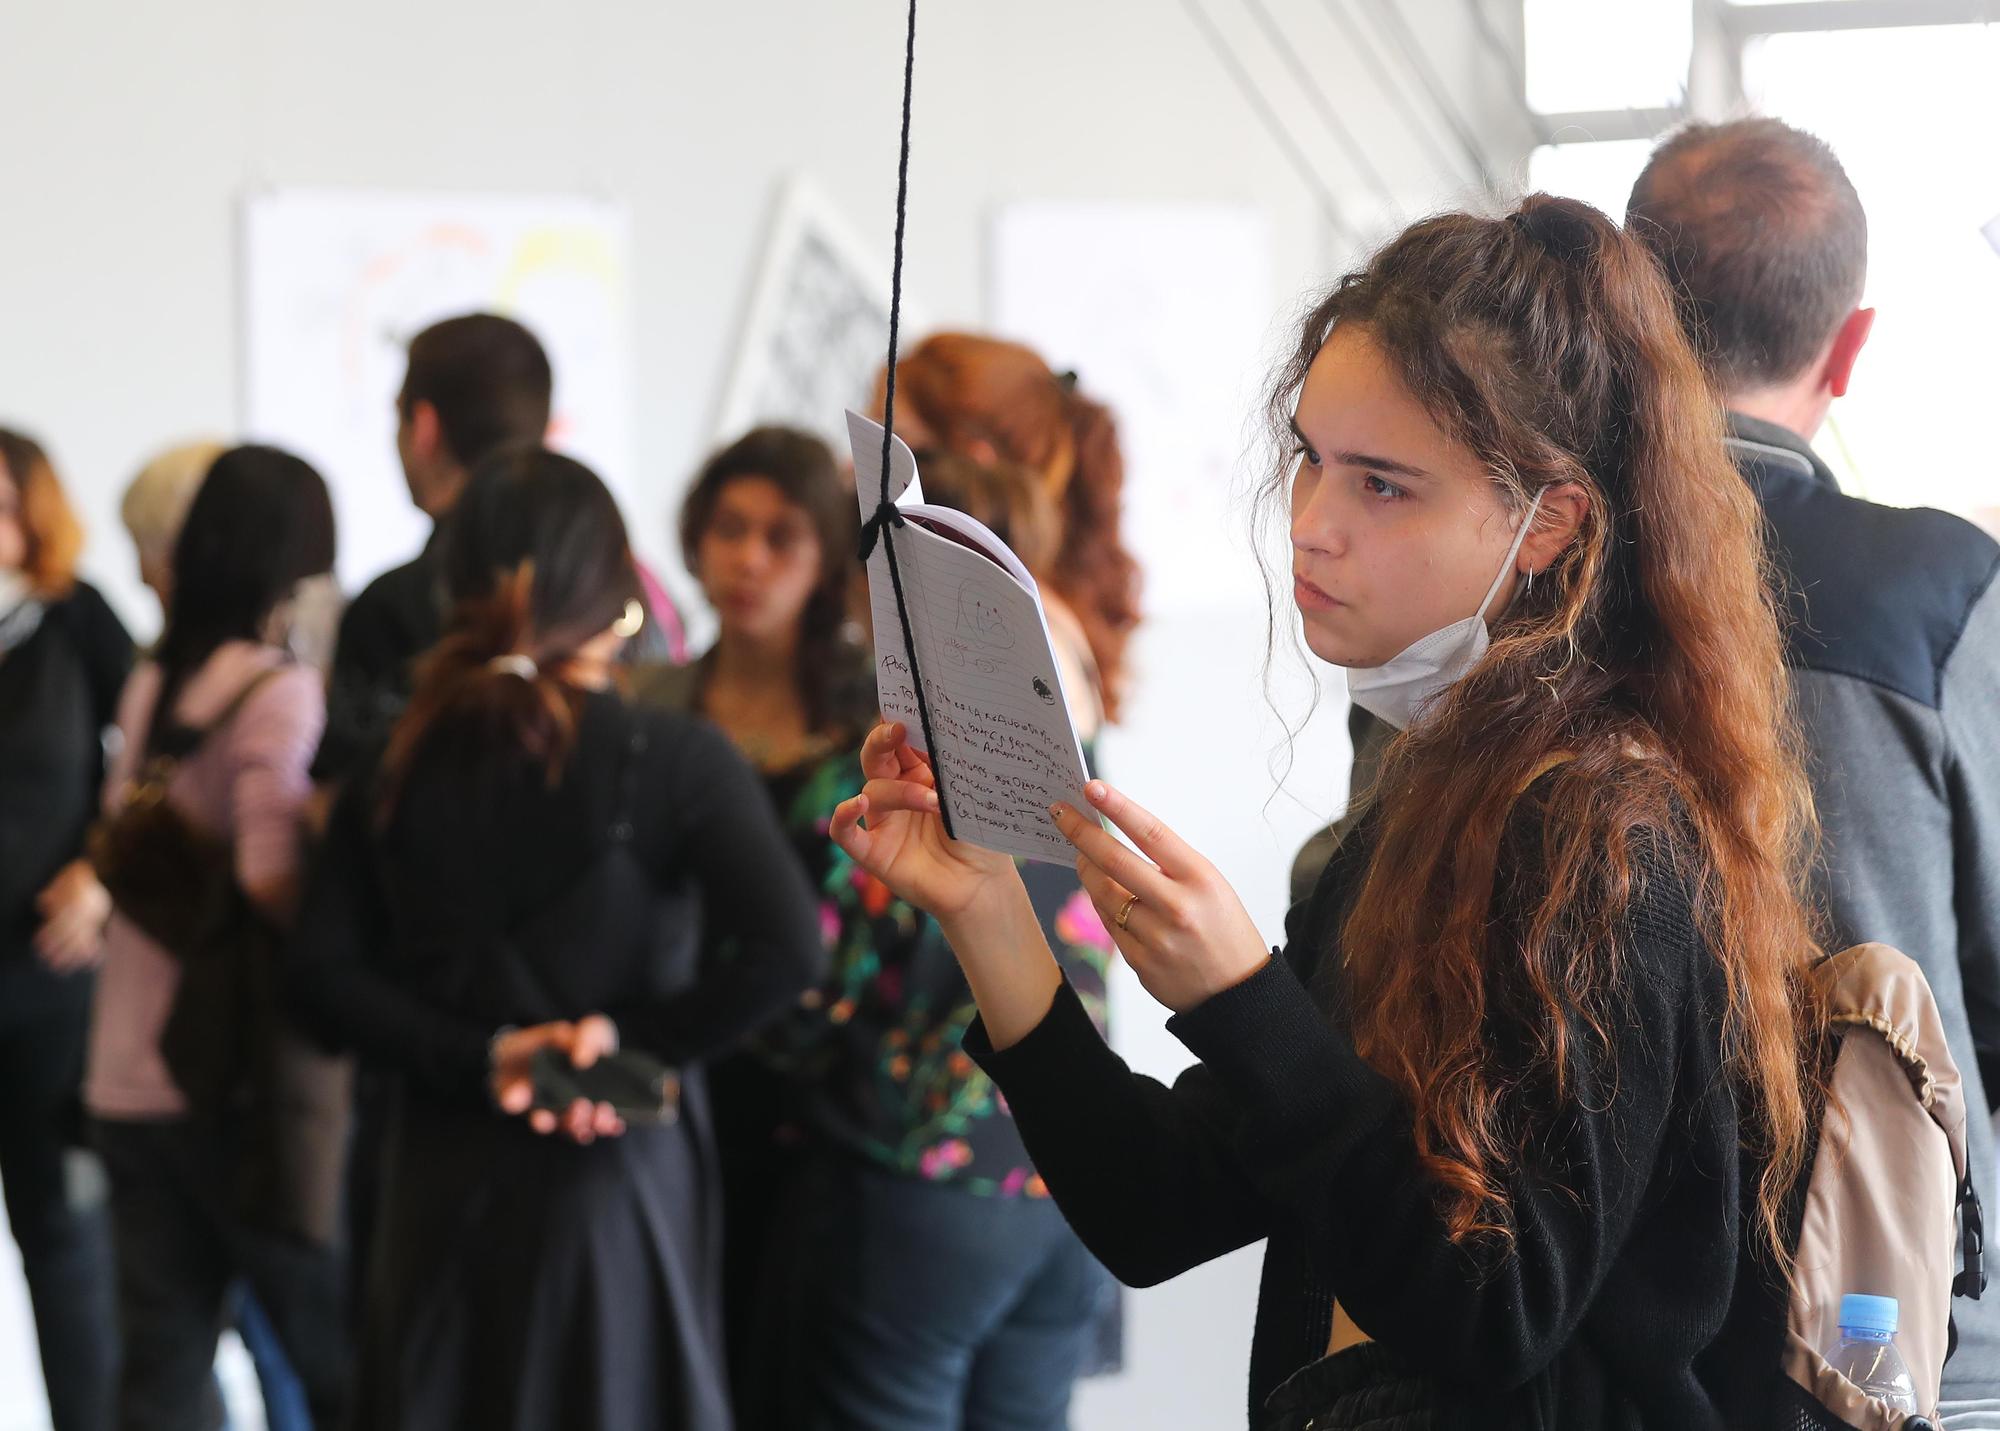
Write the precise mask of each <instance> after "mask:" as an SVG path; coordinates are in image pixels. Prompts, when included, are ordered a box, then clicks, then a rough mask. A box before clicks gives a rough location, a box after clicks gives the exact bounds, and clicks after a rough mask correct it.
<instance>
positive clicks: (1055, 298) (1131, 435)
mask: <svg viewBox="0 0 2000 1431" xmlns="http://www.w3.org/2000/svg"><path fill="white" fill-rule="evenodd" d="M1270 270H1271V263H1270V236H1269V231H1268V226H1267V225H1266V223H1265V221H1264V218H1263V216H1262V215H1261V214H1259V213H1258V212H1257V211H1256V210H1254V209H1251V208H1247V207H1243V206H1239V205H1233V204H1191V203H1184V204H1171V203H1170V204H1161V203H1148V204H1132V203H1115V202H1097V201H1091V202H1082V201H1067V200H1064V201H1055V200H1044V201H1034V202H1026V203H1018V204H1010V205H1008V206H1007V207H1006V208H1004V209H1002V210H1001V211H1000V214H999V217H998V219H997V220H996V222H995V224H994V229H993V263H992V274H993V279H992V285H993V286H992V294H991V308H992V314H993V326H994V330H995V331H996V332H998V333H1000V334H1001V335H1002V336H1004V337H1008V338H1015V339H1019V340H1020V341H1022V342H1025V343H1027V344H1029V345H1030V346H1032V347H1033V348H1035V349H1036V350H1037V351H1038V352H1040V353H1041V355H1042V356H1043V357H1044V358H1046V359H1047V360H1048V361H1049V362H1050V364H1052V365H1053V366H1054V367H1055V368H1057V369H1058V370H1062V369H1065V368H1073V369H1075V370H1076V373H1077V377H1078V386H1079V388H1080V390H1081V391H1082V392H1083V393H1085V394H1086V395H1087V396H1090V397H1093V398H1096V399H1097V400H1098V401H1100V402H1103V403H1106V404H1108V405H1109V406H1110V408H1111V410H1112V412H1113V413H1114V414H1115V415H1116V417H1117V419H1118V437H1119V442H1120V445H1121V446H1122V447H1123V449H1124V456H1125V520H1124V535H1125V544H1126V546H1127V547H1128V548H1129V549H1130V550H1131V551H1132V552H1133V553H1134V554H1136V555H1137V557H1138V558H1139V561H1140V564H1141V566H1142V567H1143V568H1144V571H1145V576H1146V585H1145V590H1144V594H1143V598H1142V600H1143V604H1144V608H1145V611H1146V612H1147V613H1148V615H1149V616H1151V615H1158V614H1161V613H1164V612H1168V611H1189V610H1213V609H1215V608H1217V607H1219V606H1225V605H1239V604H1247V605H1258V606H1261V604H1262V588H1261V587H1260V585H1259V583H1258V580H1257V573H1256V568H1255V566H1254V565H1253V564H1252V563H1251V561H1250V560H1249V558H1248V555H1247V553H1248V550H1249V548H1248V544H1247V540H1246V537H1247V532H1248V528H1249V523H1248V514H1247V509H1246V507H1245V505H1244V502H1243V500H1242V498H1243V496H1244V492H1245V479H1246V478H1247V477H1252V476H1259V475H1262V474H1253V473H1246V471H1245V470H1244V466H1243V459H1244V455H1245V451H1246V448H1248V446H1249V445H1250V439H1251V437H1252V435H1253V434H1252V429H1251V427H1250V422H1249V420H1250V419H1251V417H1252V414H1254V413H1255V411H1256V409H1257V406H1258V397H1259V394H1260V393H1261V391H1262V388H1263V384H1264V380H1265V378H1266V376H1267V373H1268V368H1269V364H1268V362H1267V355H1266V352H1265V335H1266V332H1267V329H1268V326H1269V324H1270V321H1271V312H1272V309H1271V298H1270V288H1271V277H1270Z"/></svg>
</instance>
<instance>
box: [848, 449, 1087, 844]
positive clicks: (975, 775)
mask: <svg viewBox="0 0 2000 1431" xmlns="http://www.w3.org/2000/svg"><path fill="white" fill-rule="evenodd" d="M847 430H848V440H849V443H850V444H851V446H852V448H853V452H854V485H855V490H856V494H857V495H858V497H859V498H860V502H861V515H862V517H863V519H864V520H865V519H866V518H867V517H868V516H869V515H870V514H871V513H873V512H874V510H875V504H876V502H877V501H878V500H879V499H880V496H881V480H882V425H881V424H880V423H877V422H871V421H869V420H868V419H867V418H865V417H863V416H861V414H859V413H856V412H849V413H848V414H847ZM889 467H890V483H889V494H890V496H891V498H892V499H893V500H894V501H895V503H896V505H897V507H898V508H900V509H901V511H902V513H903V517H904V521H905V525H903V526H901V527H898V528H897V529H896V531H895V535H894V537H893V538H892V540H893V541H894V542H895V544H896V563H897V569H898V572H899V574H900V575H901V577H902V581H903V596H904V603H905V605H906V606H907V608H908V610H909V615H910V627H911V634H912V636H913V637H914V642H915V645H916V649H917V668H918V671H917V673H918V674H919V675H920V676H921V677H922V680H923V688H924V699H925V702H926V704H928V705H929V707H930V714H931V734H932V736H933V737H934V738H935V739H936V741H937V749H936V750H935V751H934V752H933V754H934V757H935V764H936V769H937V771H938V775H939V784H940V787H941V789H942V791H943V796H944V801H945V804H946V806H947V808H948V809H949V811H950V814H951V820H952V827H953V833H954V834H956V835H957V837H958V838H959V839H961V840H967V841H970V842H971V843H973V844H976V845H983V846H984V847H986V848H987V849H989V850H998V851H1000V852H1001V853H1003V854H1009V855H1015V856H1018V857H1020V858H1023V859H1031V860H1043V861H1047V862H1050V863H1055V864H1068V863H1070V862H1071V861H1072V860H1074V859H1075V858H1076V852H1075V850H1074V849H1073V848H1072V847H1071V845H1070V843H1069V841H1068V840H1066V839H1065V838H1064V837H1063V834H1062V832H1061V831H1060V830H1058V829H1057V828H1056V824H1055V821H1054V820H1053V819H1052V818H1050V816H1049V806H1050V805H1051V804H1052V803H1054V802H1055V801H1057V800H1062V801H1066V802H1067V803H1069V804H1070V805H1071V806H1072V807H1074V808H1076V809H1078V810H1088V809H1089V808H1090V807H1089V805H1088V804H1086V803H1085V801H1084V798H1083V782H1084V780H1085V778H1086V777H1085V775H1084V764H1083V745H1082V743H1081V742H1080V741H1079V740H1078V739H1077V734H1076V727H1075V726H1074V725H1072V724H1071V723H1070V718H1069V703H1068V701H1067V700H1065V699H1064V696H1063V688H1062V673H1061V671H1060V670H1059V669H1058V668H1057V665H1056V658H1055V648H1054V640H1053V638H1052V637H1051V636H1050V634H1049V623H1048V617H1047V615H1046V614H1045V613H1044V611H1043V610H1042V599H1041V595H1040V593H1039V592H1038V591H1037V589H1036V586H1035V579H1034V577H1032V576H1030V575H1029V574H1028V569H1027V568H1026V567H1024V566H1022V565H1021V561H1020V558H1018V557H1016V556H1015V555H1014V553H1013V552H1011V551H1009V550H1008V548H1007V544H1006V543H1005V542H1003V541H1001V540H1000V538H999V537H997V536H995V535H994V534H993V532H992V531H990V530H989V529H988V528H987V527H986V526H984V525H983V524H981V523H980V522H977V521H975V520H974V519H973V518H971V517H968V516H967V515H965V513H963V512H959V511H954V510H952V509H951V508H949V507H933V506H928V505H925V503H924V500H923V488H922V486H921V484H920V482H919V480H918V476H917V464H916V459H915V458H914V457H913V456H911V454H910V449H909V448H908V447H906V446H904V444H903V440H902V439H901V438H897V439H896V440H895V441H894V443H893V444H892V447H891V451H890V458H889ZM868 598H869V606H870V610H871V612H872V614H873V616H874V625H875V686H876V692H877V695H878V696H879V698H880V700H881V703H882V714H883V715H884V716H885V717H886V718H888V719H890V720H897V721H901V722H903V723H904V724H905V725H906V726H908V727H909V731H910V736H909V739H910V744H911V745H913V746H915V747H916V748H917V749H919V750H924V749H926V745H925V741H924V735H923V723H922V721H921V719H920V717H919V711H918V709H917V688H916V683H915V681H914V680H913V679H912V676H911V671H910V661H909V653H908V651H907V650H906V648H905V646H904V643H903V627H902V621H901V619H900V617H899V616H898V614H897V609H896V594H895V588H894V584H893V581H892V579H891V575H890V571H889V555H888V552H887V551H886V550H885V548H884V544H883V543H881V542H877V543H876V546H875V550H874V552H873V553H871V554H870V556H869V558H868Z"/></svg>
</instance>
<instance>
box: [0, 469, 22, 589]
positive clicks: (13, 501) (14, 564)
mask: <svg viewBox="0 0 2000 1431" xmlns="http://www.w3.org/2000/svg"><path fill="white" fill-rule="evenodd" d="M27 563H28V529H27V526H26V525H25V524H24V523H23V522H22V520H21V489H20V488H19V487H17V486H15V485H14V474H13V473H11V472H9V471H8V470H7V464H6V462H5V461H4V460H0V571H19V570H20V569H21V568H22V567H24V566H26V565H27Z"/></svg>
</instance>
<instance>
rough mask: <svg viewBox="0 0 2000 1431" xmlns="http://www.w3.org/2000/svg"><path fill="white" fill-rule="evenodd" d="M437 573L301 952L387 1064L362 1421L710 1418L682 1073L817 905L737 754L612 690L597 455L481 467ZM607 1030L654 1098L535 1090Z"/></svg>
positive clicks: (714, 1417) (705, 1176)
mask: <svg viewBox="0 0 2000 1431" xmlns="http://www.w3.org/2000/svg"><path fill="white" fill-rule="evenodd" d="M442 565H443V570H444V573H445V579H446V585H447V591H448V594H449V596H450V597H451V599H452V601H453V603H454V607H455V614H454V616H453V617H452V620H451V622H450V625H449V626H448V628H447V630H446V633H445V636H444V639H443V640H442V642H441V643H440V644H439V645H438V646H437V647H436V648H435V650H434V651H433V653H432V654H431V656H430V657H429V659H428V660H427V661H426V662H425V664H424V665H423V666H422V667H421V668H420V670H419V673H418V678H417V684H416V689H415V692H414V694H413V697H412V699H411V702H410V704H409V707H408V709H407V710H406V712H405V713H404V715H403V717H402V720H401V722H400V723H399V724H398V726H397V727H396V728H395V730H394V732H393V734H392V735H391V736H390V738H389V741H388V743H387V746H386V748H385V749H384V750H382V751H381V752H380V753H379V755H378V756H377V757H375V758H373V759H371V760H370V761H368V762H367V763H366V765H365V766H364V774H363V776H362V777H361V778H359V779H356V780H354V781H353V782H351V783H350V785H349V786H348V787H347V789H346V790H345V791H344V792H343V794H342V796H341V800H340V803H339V804H338V805H337V806H336V808H335V811H334V814H333V818H332V821H331V824H330V826H329V829H328V833H327V841H326V846H325V849H324V851H323V853H322V859H321V863H320V867H319V869H318V871H317V874H316V876H315V879H314V881H313V884H312V886H311V889H310V892H309V895H308V899H307V905H306V910H305V914H304V917H303V919H302V921H301V927H300V934H299V937H298V939H297V941H296V943H295V946H294V949H293V958H292V974H293V981H292V982H293V990H294V993H295V996H296V998H297V1001H298V1005H299V1008H300V1010H301V1012H302V1014H303V1015H304V1016H306V1017H308V1018H309V1019H311V1021H312V1022H313V1023H314V1024H315V1026H316V1027H317V1028H318V1029H319V1030H320V1031H321V1032H322V1033H323V1035H325V1036H326V1037H328V1038H330V1039H332V1040H334V1041H337V1042H340V1043H344V1044H346V1045H349V1046H351V1047H353V1048H355V1049H356V1050H357V1051H358V1052H359V1053H360V1054H361V1056H362V1057H363V1058H364V1059H365V1060H367V1061H369V1062H371V1063H372V1064H374V1065H376V1066H378V1067H380V1068H381V1069H383V1070H385V1071H387V1072H389V1073H391V1074H393V1075H395V1076H396V1077H397V1079H398V1081H399V1085H400V1089H399V1094H398V1100H397V1101H398V1106H397V1109H396V1114H395V1118H394V1122H393V1128H392V1132H391V1134H390V1138H389V1147H388V1151H387V1155H386V1156H387V1165H388V1169H389V1171H388V1175H387V1179H386V1185H385V1187H384V1190H383V1197H384V1202H383V1207H382V1210H381V1214H380V1218H381V1221H380V1226H379V1229H378V1233H377V1236H376V1245H375V1249H374V1251H375V1257H376V1263H375V1266H374V1268H373V1271H372V1274H371V1277H370V1280H369V1289H370V1290H369V1298H368V1303H367V1305H366V1307H365V1309H364V1313H363V1333H362V1345H361V1348H360V1356H359V1370H358V1378H357V1386H356V1396H355V1401H356V1411H357V1424H360V1425H365V1426H369V1427H371V1428H378V1431H396V1428H424V1427H432V1426H508V1427H515V1428H521V1429H522V1431H528V1428H549V1431H555V1428H562V1431H571V1428H593V1427H598V1428H628V1427H629V1428H640V1427H655V1426H672V1427H676V1428H680V1427H687V1428H726V1427H728V1425H729V1424H730V1420H729V1407H728V1398H727V1394H726V1391H725V1388H724V1377H723V1372H722V1360H721V1347H720V1345H719V1318H720V1307H719V1294H720V1284H719V1272H718V1261H717V1257H718V1248H719V1228H718V1217H719V1213H720V1207H719V1197H718V1192H717V1188H716V1185H715V1170H714V1158H713V1152H712V1148H711V1144H710V1126H709V1115H708V1108H707V1101H706V1092H705V1088H704V1082H703V1072H702V1064H703V1062H704V1061H705V1060H706V1059H708V1058H710V1057H712V1056H713V1055H715V1054H717V1053H719V1052H722V1051H723V1050H726V1049H728V1048H730V1047H732V1046H733V1045H735V1044H737V1043H739V1042H740V1041H741V1040H742V1039H743V1038H745V1037H746V1036H748V1035H749V1034H750V1033H752V1032H753V1031H755V1030H756V1029H757V1028H758V1027H759V1026H760V1025H762V1024H764V1023H765V1022H767V1021H769V1020H770V1019H771V1018H772V1017H774V1016H775V1015H777V1014H779V1013H780V1012H782V1011H783V1010H785V1009H786V1008H788V1007H790V1006H791V1005H792V1004H793V1003H795V1001H796V1000H797V998H798V997H799V995H800V993H801V992H802V991H803V990H804V989H805V988H806V987H807V986H808V985H809V984H810V983H811V981H812V980H813V979H814V977H815V976H816V975H817V973H818V971H819V966H820V959H821V955H820V940H819V931H818V925H817V921H816V916H815V912H814V907H813V902H812V898H811V895H810V892H809V891H808V889H807V888H806V886H805V882H804V880H803V879H802V877H801V876H800V875H799V873H798V871H797V868H796V866H795V864H794V862H793V860H792V857H791V852H790V849H789V847H788V846H787V844H786V842H785V837H784V834H783V832H782V830H781V829H780V828H779V825H778V822H777V820H776V819H775V817H774V816H773V814H772V811H771V808H770V803H769V801H768V800H767V798H766V797H765V795H764V793H763V791H762V789H761V788H759V786H758V783H757V780H756V777H755V776H754V775H753V774H752V772H751V771H750V769H749V767H748V766H747V765H745V764H744V762H743V761H742V759H741V758H740V757H739V756H738V755H737V754H736V753H735V751H734V750H733V749H732V748H731V746H730V744H729V742H728V741H727V740H726V739H725V738H724V737H723V736H722V735H721V734H720V733H719V732H717V731H716V730H715V729H714V728H713V727H711V726H708V725H707V724H705V723H703V722H701V721H698V720H695V719H691V718H688V717H685V716H681V715H677V714H672V713H665V712H657V711H652V712H642V711H639V710H637V709H635V708H634V707H632V706H631V705H630V704H629V703H628V702H627V700H626V699H625V696H624V694H623V692H622V689H621V687H620V686H619V684H618V666H617V657H618V654H619V651H620V649H621V647H622V646H623V645H624V643H625V642H626V641H627V640H629V639H630V638H631V636H632V635H633V634H634V632H635V627H636V625H637V619H638V618H637V613H638V612H639V611H640V610H641V609H642V608H641V606H640V603H639V599H638V598H639V583H638V578H637V575H636V573H635V571H634V568H633V564H632V557H631V553H630V550H629V548H628V546H627V541H626V533H625V524H624V521H623V519H622V518H621V517H620V515H619V513H618V509H617V506H616V504H615V503H614V502H613V500H612V498H611V495H610V493H609V492H608V491H607V490H606V489H605V487H604V485H603V483H601V482H600V481H599V480H598V479H597V478H596V477H595V476H594V475H593V474H592V473H591V472H590V471H589V470H588V469H586V468H584V467H582V466H581V465H579V464H578V463H576V462H573V461H571V460H569V459H568V458H565V457H560V456H557V455H556V454H554V453H551V452H547V451H544V450H541V449H539V448H519V449H512V450H508V451H505V452H502V453H499V454H496V455H495V456H493V457H491V458H489V459H488V460H487V461H486V462H485V463H483V464H482V465H481V466H480V467H479V468H478V469H477V470H476V471H475V472H474V474H473V476H472V479H471V481H470V483H469V484H468V486H467V489H466V492H465V495H464V497H463V498H462V499H461V502H460V504H459V507H458V508H457V511H456V514H455V516H454V519H453V522H452V525H451V528H450V531H449V535H448V537H447V546H446V549H445V552H444V556H443V563H442ZM723 946H726V947H727V948H728V949H729V951H730V952H729V957H728V958H726V959H712V958H710V957H708V956H707V954H706V952H705V951H707V950H712V949H715V948H718V947H723ZM621 1048H622V1049H624V1050H626V1051H628V1052H638V1053H643V1054H646V1055H651V1056H652V1057H653V1058H654V1059H657V1060H659V1061H661V1062H663V1063H664V1064H665V1065H667V1066H668V1068H669V1069H670V1070H671V1073H670V1075H669V1076H668V1077H666V1078H665V1079H664V1080H661V1081H660V1082H659V1083H658V1085H657V1086H658V1087H659V1089H660V1091H661V1094H662V1095H663V1097H662V1099H661V1101H660V1104H659V1107H658V1108H656V1109H655V1110H654V1114H655V1116H654V1117H652V1118H650V1119H648V1120H646V1121H645V1122H644V1123H643V1124H642V1122H641V1121H640V1120H639V1119H638V1117H637V1116H636V1115H635V1116H634V1117H633V1119H632V1120H631V1121H629V1122H628V1121H627V1119H626V1118H625V1117H623V1116H621V1111H620V1109H619V1108H617V1107H614V1106H612V1105H611V1104H610V1103H607V1102H596V1103H593V1102H590V1101H587V1100H584V1099H576V1100H574V1101H571V1100H566V1099H563V1098H560V1097H555V1096H553V1085H554V1079H555V1077H557V1076H560V1077H561V1079H562V1081H564V1082H569V1081H571V1080H572V1079H573V1078H574V1076H575V1073H574V1071H575V1070H585V1069H588V1068H589V1067H590V1066H591V1065H593V1064H594V1063H596V1062H597V1061H598V1060H599V1059H600V1058H604V1057H606V1056H609V1055H612V1054H613V1053H615V1052H617V1051H618V1050H620V1049H621ZM565 1065H569V1066H573V1068H572V1069H571V1071H570V1072H563V1068H564V1066H565ZM544 1135H559V1136H544Z"/></svg>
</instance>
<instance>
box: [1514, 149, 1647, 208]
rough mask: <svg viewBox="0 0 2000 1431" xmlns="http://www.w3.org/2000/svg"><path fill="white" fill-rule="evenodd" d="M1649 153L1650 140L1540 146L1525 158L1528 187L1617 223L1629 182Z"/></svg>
mask: <svg viewBox="0 0 2000 1431" xmlns="http://www.w3.org/2000/svg"><path fill="white" fill-rule="evenodd" d="M1652 152H1653V141H1652V140H1650V139H1607V140H1603V141H1600V142H1598V143H1596V144H1544V145H1542V146H1541V147H1540V148H1539V149H1537V150H1535V152H1534V153H1532V154H1530V155H1529V156H1528V187H1529V188H1530V189H1532V190H1538V191H1540V192H1542V193H1548V194H1560V195H1562V196H1563V197H1564V198H1566V199H1582V200H1583V201H1584V202H1585V203H1586V204H1595V205H1597V207H1598V208H1600V209H1602V210H1604V212H1605V213H1607V214H1609V215H1611V217H1612V218H1614V219H1616V220H1617V221H1618V222H1619V223H1623V222H1624V221H1625V200H1626V199H1627V198H1628V197H1630V196H1631V193H1632V181H1633V180H1634V179H1636V178H1638V177H1639V171H1640V170H1641V169H1643V168H1645V167H1646V157H1647V156H1648V155H1649V154H1651V153H1652Z"/></svg>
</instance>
